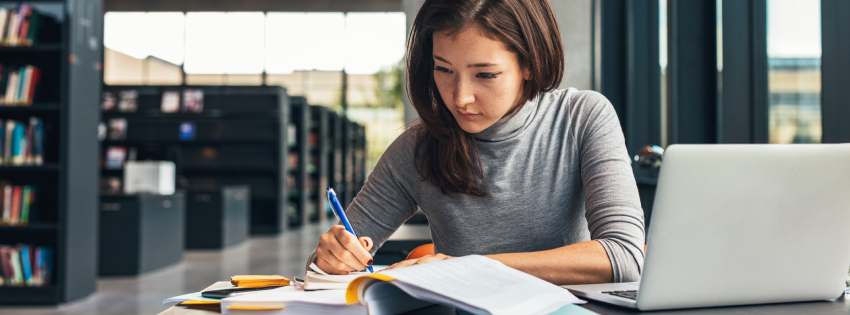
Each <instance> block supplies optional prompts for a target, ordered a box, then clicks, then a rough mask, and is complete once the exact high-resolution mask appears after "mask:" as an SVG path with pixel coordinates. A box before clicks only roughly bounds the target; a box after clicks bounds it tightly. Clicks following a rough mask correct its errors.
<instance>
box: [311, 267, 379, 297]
mask: <svg viewBox="0 0 850 315" xmlns="http://www.w3.org/2000/svg"><path fill="white" fill-rule="evenodd" d="M373 267H374V268H375V270H376V271H381V270H383V269H386V268H387V266H373ZM310 268H311V269H313V268H316V269H313V270H307V273H306V274H305V275H304V290H307V291H312V290H345V288H347V287H348V283H350V282H351V281H354V279H357V278H358V277H361V276H364V275H368V274H370V272H366V271H361V272H352V273H350V274H347V275H330V274H327V273H324V272H322V271H321V269H318V267H315V264H310Z"/></svg>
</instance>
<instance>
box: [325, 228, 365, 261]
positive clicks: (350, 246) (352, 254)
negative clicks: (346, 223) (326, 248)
mask: <svg viewBox="0 0 850 315" xmlns="http://www.w3.org/2000/svg"><path fill="white" fill-rule="evenodd" d="M334 234H335V235H334V236H335V237H336V240H337V242H339V244H340V246H342V248H344V249H345V252H343V253H341V255H342V257H339V258H340V259H341V260H342V261H343V262H346V263H348V264H349V265H350V264H352V263H356V265H357V266H360V267H361V269H358V270H362V268H366V265H369V264H370V263H371V262H372V254H370V253H369V251H368V250H366V249H365V248H364V247H363V244H361V241H360V240H358V239H357V238H356V237H354V235H352V234H351V233H349V232H348V231H346V230H345V229H337V230H336V231H335V233H334ZM368 242H370V243H371V239H370V240H368ZM338 254H339V253H338Z"/></svg>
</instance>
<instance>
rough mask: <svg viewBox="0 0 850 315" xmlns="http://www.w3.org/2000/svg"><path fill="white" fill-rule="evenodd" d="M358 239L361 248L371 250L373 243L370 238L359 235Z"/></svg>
mask: <svg viewBox="0 0 850 315" xmlns="http://www.w3.org/2000/svg"><path fill="white" fill-rule="evenodd" d="M359 240H360V245H363V248H365V249H366V250H367V251H371V250H372V246H373V245H374V243H373V242H372V239H371V238H369V237H368V236H361V237H360V238H359Z"/></svg>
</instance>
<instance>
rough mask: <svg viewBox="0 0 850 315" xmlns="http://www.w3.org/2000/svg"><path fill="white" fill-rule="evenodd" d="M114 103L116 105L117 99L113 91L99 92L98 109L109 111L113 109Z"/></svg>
mask: <svg viewBox="0 0 850 315" xmlns="http://www.w3.org/2000/svg"><path fill="white" fill-rule="evenodd" d="M116 105H118V99H117V98H116V97H115V93H112V92H110V91H104V92H103V94H101V98H100V109H101V110H103V111H105V112H109V111H113V110H115V107H116Z"/></svg>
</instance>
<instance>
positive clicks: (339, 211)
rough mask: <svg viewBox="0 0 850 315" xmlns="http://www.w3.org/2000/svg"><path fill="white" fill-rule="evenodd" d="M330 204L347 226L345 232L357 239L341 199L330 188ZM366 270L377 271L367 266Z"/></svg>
mask: <svg viewBox="0 0 850 315" xmlns="http://www.w3.org/2000/svg"><path fill="white" fill-rule="evenodd" d="M328 202H330V203H331V208H332V209H333V211H334V214H336V217H337V218H339V220H340V221H342V225H343V226H345V230H346V231H348V233H351V234H352V235H354V237H355V238H356V237H357V233H354V228H352V227H351V223H348V218H347V217H346V216H345V211H343V210H342V205H341V204H340V203H339V199H336V193H335V192H334V189H333V188H330V187H328ZM358 242H359V240H358ZM366 269H369V272H375V270H373V269H372V265H368V266H366Z"/></svg>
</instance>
